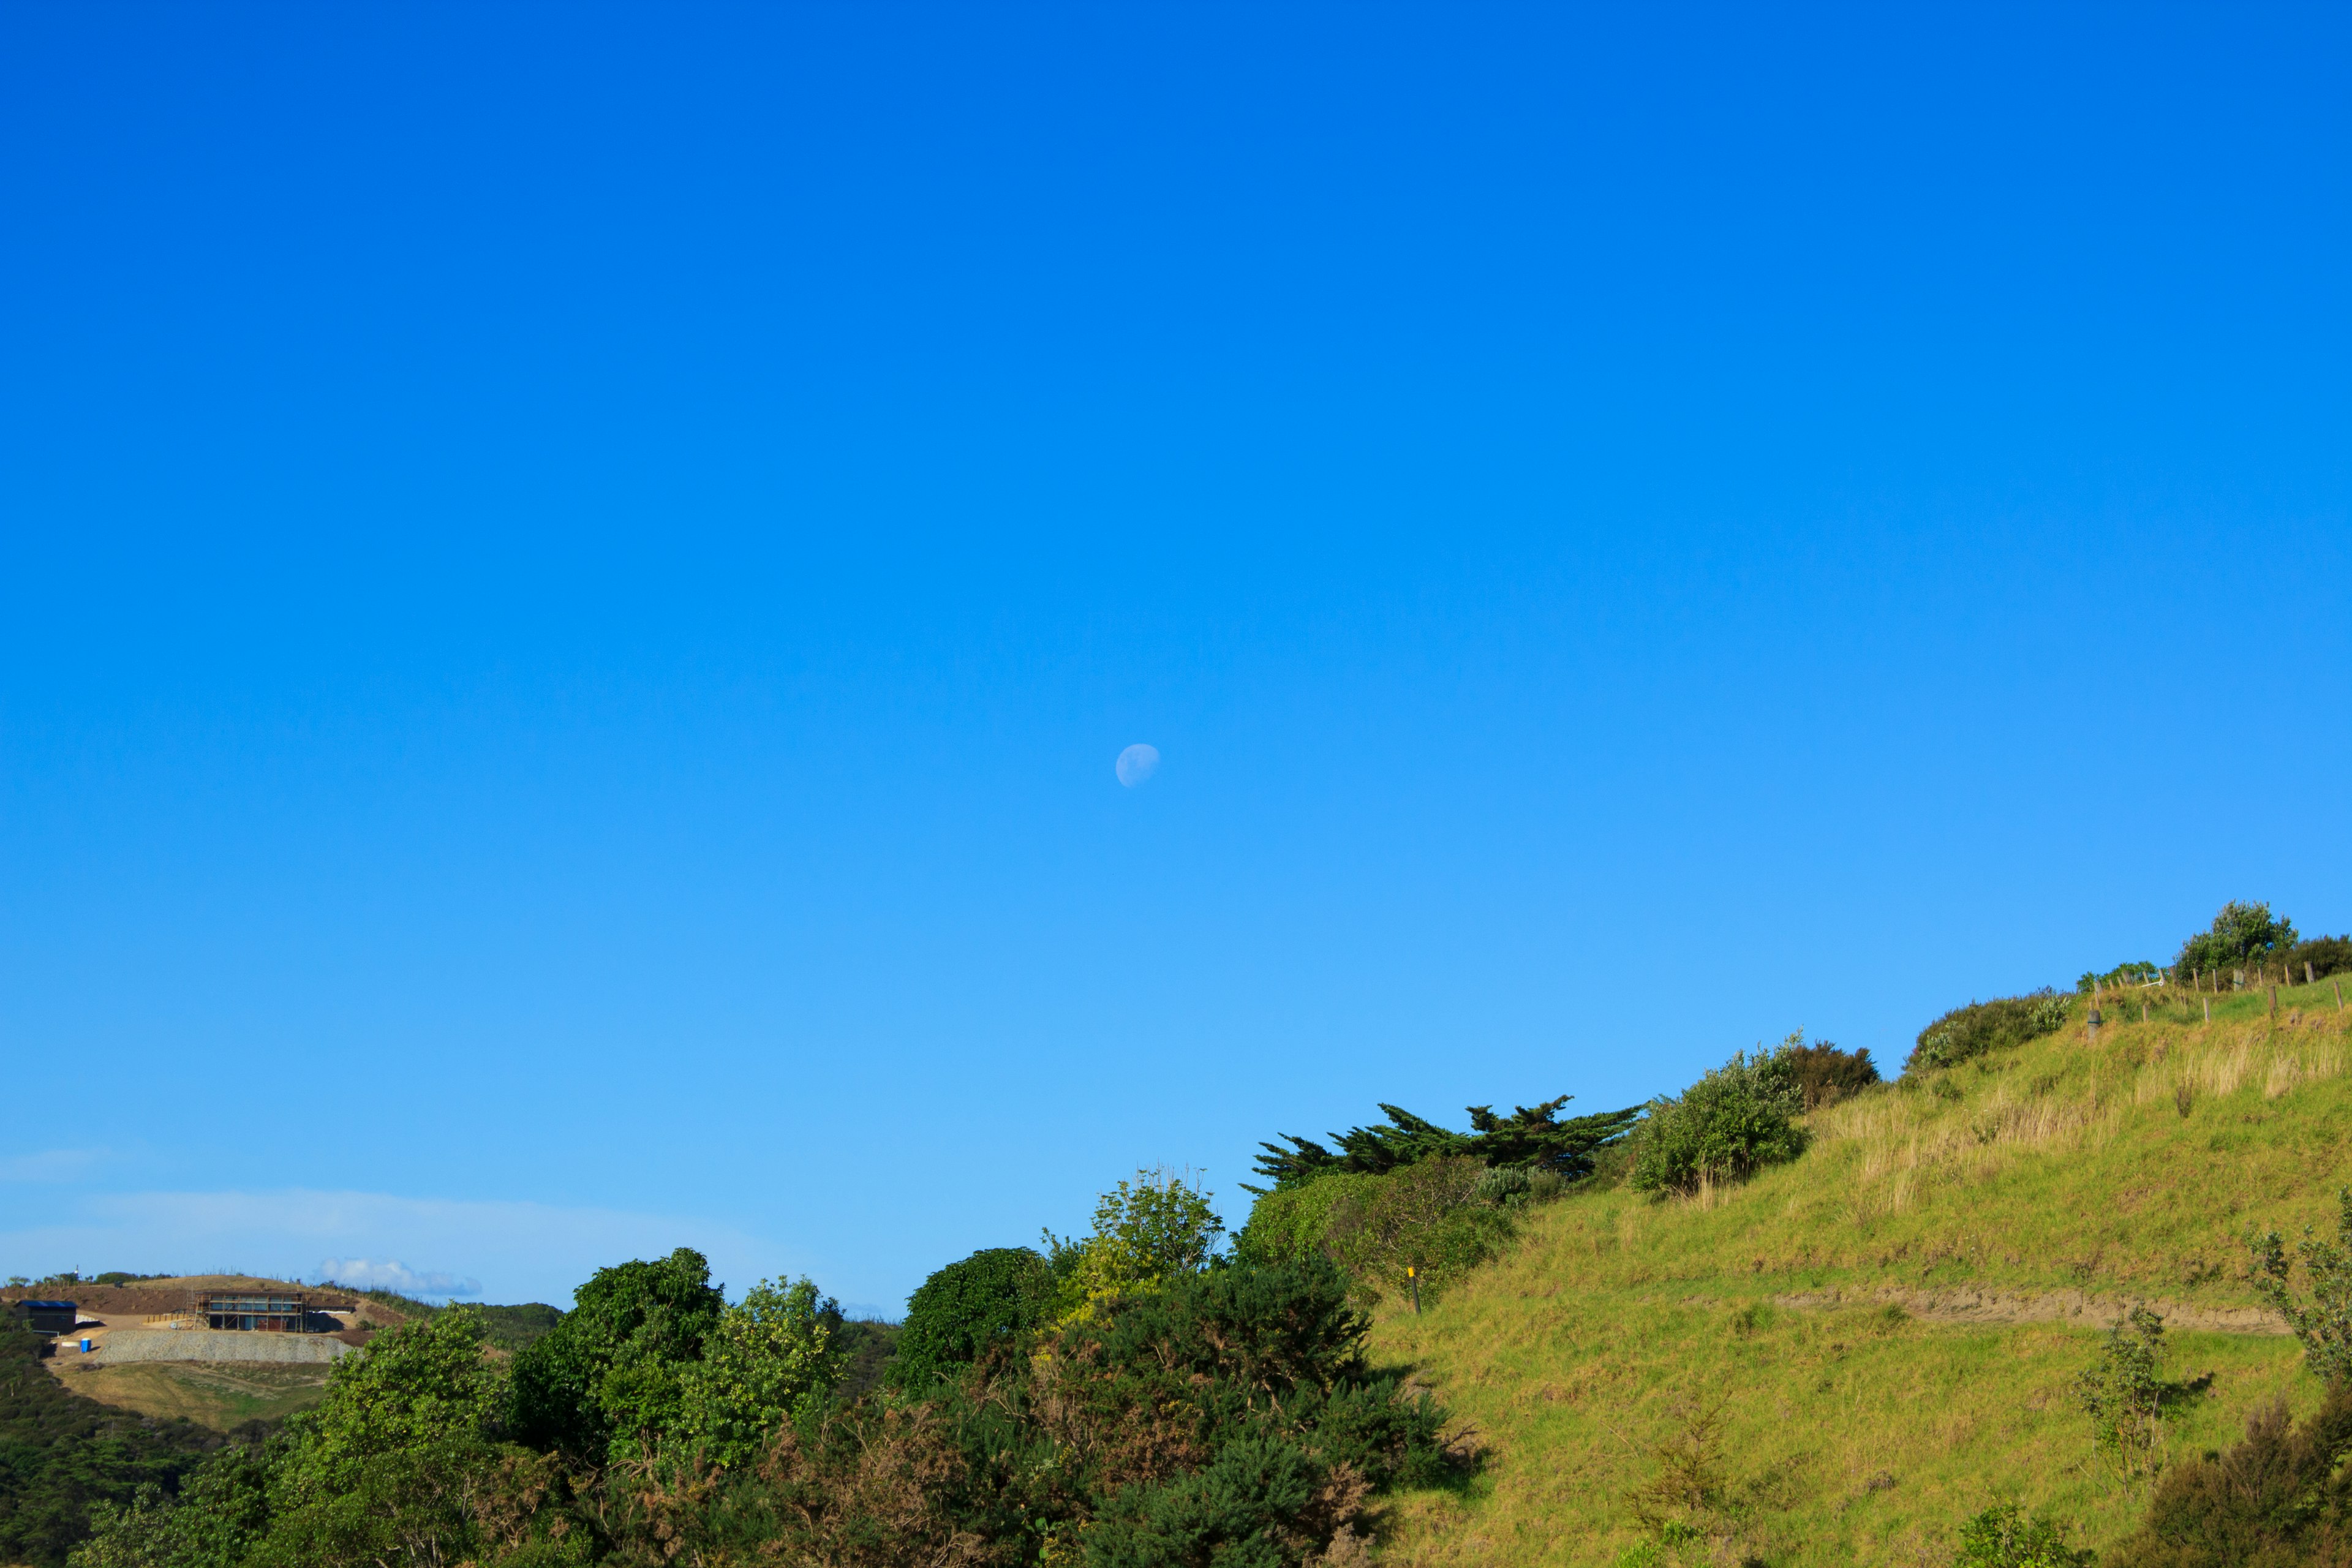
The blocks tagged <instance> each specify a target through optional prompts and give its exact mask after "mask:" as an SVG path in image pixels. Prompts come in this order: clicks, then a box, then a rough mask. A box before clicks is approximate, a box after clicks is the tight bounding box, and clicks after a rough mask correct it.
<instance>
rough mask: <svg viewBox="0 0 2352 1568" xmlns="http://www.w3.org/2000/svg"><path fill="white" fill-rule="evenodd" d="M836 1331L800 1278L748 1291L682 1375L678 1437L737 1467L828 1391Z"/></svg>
mask: <svg viewBox="0 0 2352 1568" xmlns="http://www.w3.org/2000/svg"><path fill="white" fill-rule="evenodd" d="M840 1327H841V1308H840V1306H839V1304H838V1303H836V1302H835V1301H833V1300H830V1299H828V1298H825V1297H822V1296H820V1295H819V1294H818V1292H817V1288H816V1287H815V1286H814V1284H812V1283H810V1282H809V1281H808V1280H806V1279H800V1280H795V1281H794V1282H793V1283H792V1284H791V1285H789V1286H780V1285H778V1284H777V1283H775V1282H774V1281H772V1280H762V1281H761V1283H759V1284H757V1285H754V1286H753V1287H751V1289H749V1290H747V1291H745V1292H744V1293H743V1300H741V1301H740V1302H738V1303H737V1304H736V1305H734V1306H732V1307H730V1308H728V1309H727V1310H726V1311H725V1312H723V1313H721V1314H720V1315H719V1323H718V1326H717V1328H716V1329H714V1330H713V1331H711V1333H710V1335H709V1338H707V1339H706V1340H705V1341H704V1342H703V1347H702V1358H701V1359H700V1360H699V1361H695V1362H689V1363H687V1364H686V1366H685V1368H684V1369H683V1372H682V1374H681V1376H682V1383H683V1389H684V1397H683V1399H682V1401H681V1411H680V1416H679V1420H678V1423H677V1428H678V1435H679V1436H680V1437H682V1438H683V1439H684V1440H685V1441H687V1442H689V1443H693V1444H695V1445H698V1447H700V1448H701V1450H702V1454H703V1457H704V1458H706V1459H708V1460H709V1461H710V1462H712V1463H714V1464H719V1465H739V1464H741V1463H742V1462H743V1461H744V1460H745V1459H748V1458H751V1455H752V1454H753V1453H755V1452H756V1451H757V1450H758V1449H759V1447H761V1444H763V1443H765V1442H766V1441H767V1440H768V1439H769V1438H771V1437H772V1436H775V1434H776V1431H777V1429H778V1428H780V1427H781V1426H783V1425H784V1423H785V1422H787V1421H789V1420H792V1419H793V1417H794V1416H796V1415H803V1414H806V1413H807V1412H808V1410H809V1409H810V1408H811V1402H812V1401H813V1400H814V1399H815V1398H816V1397H817V1396H819V1395H821V1394H824V1392H825V1391H826V1390H828V1389H830V1388H831V1387H832V1386H833V1384H834V1380H835V1378H836V1377H837V1376H838V1375H839V1374H840V1371H841V1354H840V1352H839V1351H838V1350H837V1349H836V1348H835V1336H836V1334H837V1333H838V1331H839V1330H840Z"/></svg>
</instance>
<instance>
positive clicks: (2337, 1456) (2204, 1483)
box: [2107, 1383, 2352, 1568]
mask: <svg viewBox="0 0 2352 1568" xmlns="http://www.w3.org/2000/svg"><path fill="white" fill-rule="evenodd" d="M2347 1458H2352V1386H2347V1384H2341V1383H2339V1384H2336V1385H2335V1387H2334V1388H2333V1389H2332V1390H2331V1391H2330V1392H2329V1394H2328V1397H2327V1401H2326V1404H2324V1405H2321V1406H2320V1408H2319V1409H2318V1411H2317V1412H2315V1414H2314V1415H2312V1416H2311V1418H2310V1419H2309V1420H2307V1421H2305V1422H2304V1423H2303V1424H2302V1425H2301V1426H2295V1425H2294V1423H2293V1422H2292V1421H2291V1420H2290V1419H2289V1418H2288V1415H2287V1409H2286V1405H2284V1402H2281V1403H2276V1404H2273V1405H2268V1406H2266V1407H2264V1408H2263V1409H2261V1410H2259V1411H2257V1412H2256V1413H2255V1414H2254V1415H2253V1417H2252V1419H2251V1420H2250V1421H2248V1422H2247V1424H2246V1436H2245V1440H2244V1441H2243V1442H2242V1443H2240V1444H2238V1445H2237V1446H2236V1447H2232V1448H2231V1449H2230V1450H2228V1451H2227V1452H2226V1453H2217V1454H2207V1455H2204V1456H2203V1457H2201V1458H2195V1459H2190V1460H2189V1461H2188V1462H2186V1463H2183V1464H2178V1465H2175V1466H2174V1467H2172V1468H2171V1469H2169V1470H2168V1471H2167V1472H2166V1473H2165V1476H2164V1479H2162V1480H2161V1481H2159V1482H2158V1484H2157V1488H2156V1494H2155V1496H2154V1497H2153V1498H2152V1499H2151V1500H2149V1503H2148V1510H2147V1522H2146V1523H2145V1524H2144V1525H2142V1526H2141V1528H2140V1529H2139V1531H2137V1533H2136V1534H2134V1535H2132V1536H2131V1537H2130V1538H2128V1539H2127V1540H2126V1541H2125V1542H2124V1543H2123V1544H2122V1545H2121V1546H2119V1547H2118V1548H2116V1551H2115V1552H2113V1553H2112V1554H2111V1555H2110V1556H2109V1558H2108V1559H2107V1563H2108V1568H2290V1565H2305V1568H2344V1565H2345V1564H2347V1563H2352V1465H2347V1464H2346V1462H2345V1461H2346V1460H2347Z"/></svg>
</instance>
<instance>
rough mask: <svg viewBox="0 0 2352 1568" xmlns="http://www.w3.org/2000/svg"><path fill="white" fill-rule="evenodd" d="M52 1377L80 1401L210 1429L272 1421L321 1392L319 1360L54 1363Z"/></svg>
mask: <svg viewBox="0 0 2352 1568" xmlns="http://www.w3.org/2000/svg"><path fill="white" fill-rule="evenodd" d="M51 1364H52V1366H53V1367H56V1369H57V1375H58V1381H59V1382H61V1383H63V1384H65V1385H66V1387H67V1388H68V1389H70V1390H71V1391H73V1392H74V1393H76V1394H80V1395H81V1396H82V1397H83V1398H85V1399H94V1400H96V1401H98V1402H99V1403H100V1404H101V1405H114V1406H116V1407H118V1408H120V1409H123V1410H130V1411H135V1412H137V1413H138V1414H140V1415H152V1416H154V1417H156V1418H157V1419H160V1420H187V1421H193V1422H194V1423H195V1424H196V1425H197V1426H205V1427H209V1428H210V1429H211V1430H213V1431H215V1432H231V1431H235V1430H236V1428H237V1427H239V1426H244V1425H245V1424H246V1423H247V1422H248V1421H277V1420H280V1419H282V1418H284V1417H286V1416H289V1415H294V1414H296V1413H297V1412H299V1411H303V1410H308V1409H310V1407H311V1406H312V1405H316V1404H318V1403H319V1401H320V1399H321V1398H322V1397H323V1396H324V1395H325V1394H326V1391H327V1372H328V1367H327V1365H326V1364H324V1363H303V1364H299V1365H293V1366H274V1365H271V1364H270V1363H267V1362H225V1363H209V1362H152V1363H140V1362H134V1363H131V1364H129V1365H127V1366H78V1365H74V1364H72V1363H67V1364H65V1365H63V1366H57V1363H51Z"/></svg>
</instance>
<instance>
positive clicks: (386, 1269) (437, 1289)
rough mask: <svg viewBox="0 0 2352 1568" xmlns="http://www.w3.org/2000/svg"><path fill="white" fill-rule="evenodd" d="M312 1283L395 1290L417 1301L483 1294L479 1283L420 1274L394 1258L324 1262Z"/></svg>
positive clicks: (441, 1275)
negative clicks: (413, 1297)
mask: <svg viewBox="0 0 2352 1568" xmlns="http://www.w3.org/2000/svg"><path fill="white" fill-rule="evenodd" d="M314 1279H315V1280H316V1282H317V1283H319V1284H321V1285H323V1284H326V1283H327V1282H328V1281H330V1280H331V1281H333V1282H334V1283H335V1284H338V1285H349V1286H351V1287H352V1289H358V1290H397V1291H399V1292H400V1293H401V1294H402V1295H404V1296H415V1297H416V1298H418V1299H419V1300H433V1299H434V1298H436V1297H439V1296H478V1295H480V1294H481V1293H482V1282H481V1281H480V1280H478V1279H459V1278H458V1277H457V1275H455V1274H439V1273H433V1274H425V1273H419V1272H418V1271H417V1270H415V1269H414V1268H410V1267H409V1266H408V1265H407V1264H405V1263H403V1262H401V1261H400V1259H398V1258H385V1259H384V1260H383V1262H381V1263H379V1262H377V1261H375V1260H374V1259H373V1258H323V1259H321V1260H320V1264H319V1271H318V1273H317V1275H315V1276H314Z"/></svg>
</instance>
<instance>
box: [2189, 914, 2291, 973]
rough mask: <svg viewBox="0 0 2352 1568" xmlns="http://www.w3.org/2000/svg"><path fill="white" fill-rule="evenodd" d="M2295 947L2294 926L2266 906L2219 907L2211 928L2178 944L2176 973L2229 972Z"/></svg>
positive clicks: (2281, 954)
mask: <svg viewBox="0 0 2352 1568" xmlns="http://www.w3.org/2000/svg"><path fill="white" fill-rule="evenodd" d="M2292 947H2294V921H2290V920H2285V919H2284V918H2282V917H2280V916H2277V915H2273V914H2272V913H2271V907H2270V905H2268V904H2242V903H2238V902H2236V901H2235V900H2232V901H2231V902H2229V903H2226V904H2223V905H2222V906H2221V913H2220V914H2217V915H2215V916H2214V917H2213V924H2212V926H2211V927H2210V929H2208V930H2205V931H2199V932H2198V933H2197V934H2196V935H2195V936H2192V937H2190V938H2189V940H2188V941H2187V942H2182V943H2181V944H2180V955H2179V957H2178V958H2175V959H2174V960H2173V961H2172V963H2173V967H2174V968H2175V969H2176V970H2183V969H2185V970H2197V969H2229V968H2231V967H2233V966H2235V965H2239V964H2245V963H2262V962H2263V960H2265V959H2274V958H2278V957H2281V956H2283V955H2284V953H2285V952H2287V951H2288V950H2289V949H2290V948H2292Z"/></svg>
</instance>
